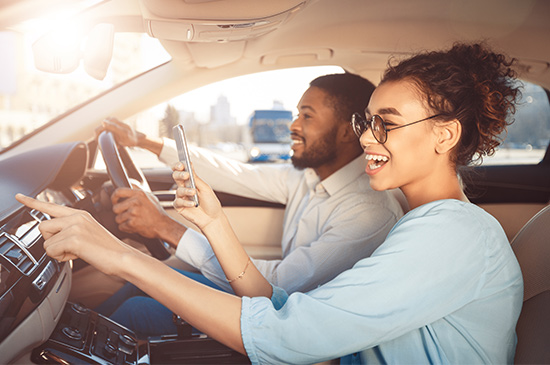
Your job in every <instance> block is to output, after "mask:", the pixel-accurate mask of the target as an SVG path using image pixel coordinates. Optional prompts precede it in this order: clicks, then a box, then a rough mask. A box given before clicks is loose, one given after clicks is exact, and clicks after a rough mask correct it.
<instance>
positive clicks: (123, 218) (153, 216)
mask: <svg viewBox="0 0 550 365" xmlns="http://www.w3.org/2000/svg"><path fill="white" fill-rule="evenodd" d="M111 202H112V203H113V212H114V213H115V214H116V218H115V220H116V223H117V224H118V228H119V229H120V230H121V231H123V232H128V233H138V234H140V235H142V236H143V237H147V238H159V239H161V240H164V241H166V242H168V243H169V244H171V245H172V246H177V244H178V243H179V240H180V238H181V236H182V235H183V233H185V231H186V230H187V227H185V226H184V225H183V224H181V223H179V222H177V221H175V220H174V219H172V218H171V217H170V216H169V215H168V214H167V213H166V211H165V210H164V209H163V208H162V207H161V205H160V203H159V201H158V199H157V198H156V197H155V196H154V195H153V194H151V193H147V192H144V191H143V190H138V189H128V188H118V189H116V190H115V192H114V193H113V195H111Z"/></svg>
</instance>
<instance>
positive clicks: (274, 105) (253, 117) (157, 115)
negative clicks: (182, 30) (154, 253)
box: [125, 66, 343, 168]
mask: <svg viewBox="0 0 550 365" xmlns="http://www.w3.org/2000/svg"><path fill="white" fill-rule="evenodd" d="M341 72H343V70H342V68H340V67H336V66H323V67H308V68H299V69H288V70H278V71H268V72H264V73H258V74H253V75H246V76H240V77H236V78H232V79H228V80H224V81H221V82H217V83H214V84H211V85H207V86H204V87H201V88H199V89H196V90H193V91H190V92H188V93H186V94H183V95H180V96H178V97H176V98H173V99H172V100H169V101H167V102H165V103H163V104H160V105H157V106H156V107H154V108H151V109H149V110H146V111H143V112H142V113H139V114H137V115H135V116H133V117H132V118H128V119H127V120H125V122H126V123H129V124H130V125H132V126H133V127H134V128H136V129H137V130H139V131H141V132H143V133H146V134H147V135H149V136H154V137H168V138H172V127H173V126H174V125H176V124H180V123H181V124H183V125H184V126H185V132H186V136H187V141H188V142H189V144H190V145H196V146H200V147H204V148H209V149H211V150H212V151H214V152H218V153H221V154H223V155H225V156H229V157H231V158H234V159H237V160H240V161H244V162H247V161H250V162H284V161H286V160H288V159H289V158H290V156H289V151H290V144H289V143H290V142H289V140H288V127H289V125H290V123H291V122H292V118H293V114H295V110H296V105H297V104H298V102H299V100H300V98H301V96H302V94H303V92H304V91H305V90H306V89H307V88H308V86H309V82H310V81H311V80H313V79H314V78H316V77H317V76H321V75H325V74H329V73H341ZM281 134H287V135H285V136H281ZM132 155H133V157H134V159H135V161H136V163H137V164H138V165H139V166H140V167H141V168H154V167H160V166H164V165H163V164H162V163H161V162H160V161H159V160H158V159H157V157H156V155H154V154H152V153H150V152H149V151H144V150H141V149H137V148H136V149H133V150H132Z"/></svg>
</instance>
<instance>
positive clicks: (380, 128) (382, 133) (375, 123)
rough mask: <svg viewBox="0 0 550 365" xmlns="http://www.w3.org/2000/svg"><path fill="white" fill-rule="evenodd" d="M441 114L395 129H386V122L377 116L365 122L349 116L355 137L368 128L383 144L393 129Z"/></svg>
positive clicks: (359, 118) (359, 117)
mask: <svg viewBox="0 0 550 365" xmlns="http://www.w3.org/2000/svg"><path fill="white" fill-rule="evenodd" d="M440 115H441V114H436V115H432V116H431V117H428V118H424V119H420V120H417V121H416V122H412V123H407V124H403V125H400V126H397V127H393V128H388V127H386V122H384V119H382V117H381V116H379V115H378V114H375V115H373V116H372V117H370V119H368V120H365V118H363V117H362V116H361V114H359V113H353V115H352V116H351V126H352V128H353V131H354V132H355V134H356V135H357V137H359V138H361V136H362V135H363V133H365V132H366V131H367V130H368V129H369V128H370V129H371V130H372V135H373V136H374V138H375V139H376V140H377V141H378V143H381V144H384V143H386V141H387V140H388V132H389V131H393V130H394V129H399V128H403V127H406V126H409V125H413V124H416V123H420V122H423V121H425V120H428V119H433V118H435V117H439V116H440Z"/></svg>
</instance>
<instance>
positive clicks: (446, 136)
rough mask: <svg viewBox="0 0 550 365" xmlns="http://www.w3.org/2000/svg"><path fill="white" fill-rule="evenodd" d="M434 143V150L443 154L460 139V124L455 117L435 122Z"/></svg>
mask: <svg viewBox="0 0 550 365" xmlns="http://www.w3.org/2000/svg"><path fill="white" fill-rule="evenodd" d="M435 133H436V143H435V152H437V153H438V154H444V153H447V152H449V151H450V150H452V149H453V148H454V147H455V146H456V145H457V144H458V141H459V140H460V136H461V135H462V124H460V122H459V121H458V120H456V119H454V120H451V121H448V122H445V123H441V124H436V126H435Z"/></svg>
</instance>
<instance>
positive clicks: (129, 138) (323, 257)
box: [98, 74, 402, 337]
mask: <svg viewBox="0 0 550 365" xmlns="http://www.w3.org/2000/svg"><path fill="white" fill-rule="evenodd" d="M373 90H374V85H372V84H371V83H370V82H368V81H367V80H365V79H363V78H361V77H359V76H357V75H353V74H333V75H325V76H321V77H318V78H317V79H315V80H313V81H312V82H311V83H310V87H309V89H308V90H306V92H305V93H304V94H303V96H302V98H301V100H300V102H299V104H298V112H299V115H298V117H297V118H296V119H295V120H294V122H293V123H292V125H291V127H290V131H291V139H292V142H293V144H292V151H293V156H292V165H293V166H290V165H288V164H278V165H249V164H243V163H239V162H236V161H232V160H228V159H226V158H224V157H222V156H220V155H217V154H213V153H209V152H208V151H206V150H204V149H200V148H192V149H191V151H190V152H191V160H192V162H193V166H194V169H195V172H196V174H197V175H198V176H200V177H201V178H202V179H203V180H205V181H206V182H208V183H209V184H210V185H211V186H212V188H214V190H218V191H221V192H226V193H232V194H235V195H241V196H245V197H249V198H255V199H261V200H266V201H272V202H277V203H281V204H284V205H285V206H286V209H285V216H284V227H283V237H282V242H281V246H282V252H283V255H282V258H281V259H278V260H254V261H253V263H254V265H255V266H256V267H257V268H258V270H259V271H260V272H262V274H263V275H264V276H265V277H266V278H267V280H268V281H269V282H271V283H272V284H274V285H276V286H279V287H282V288H284V289H285V290H286V291H287V292H288V293H292V292H295V291H308V290H311V289H313V288H315V287H317V286H318V285H321V284H323V283H326V282H327V281H329V280H331V279H333V278H334V277H335V276H336V275H338V274H339V273H340V272H342V271H344V270H346V269H349V268H351V267H352V266H353V264H354V263H355V262H357V261H358V260H359V259H361V258H363V257H366V256H369V255H370V254H371V253H372V252H373V251H374V250H375V249H376V248H377V247H378V246H379V245H380V244H381V243H382V242H383V240H384V238H385V237H386V235H387V233H388V232H389V231H390V229H391V228H392V227H393V225H394V224H395V223H396V222H397V220H398V219H399V218H400V217H401V215H402V210H401V207H400V205H399V203H398V202H397V201H396V200H395V198H394V197H393V196H392V194H391V193H388V192H375V191H373V190H372V189H371V188H370V186H369V181H368V176H367V175H366V174H365V167H366V161H365V159H364V157H363V156H362V149H361V147H360V145H359V142H358V139H357V137H356V136H355V133H354V131H353V129H352V128H351V126H350V123H349V121H350V120H351V115H352V114H353V112H356V111H363V110H364V109H365V107H366V105H367V103H368V101H369V99H370V95H371V93H372V92H373ZM102 129H106V130H110V131H112V132H113V133H114V134H115V138H116V139H117V140H118V141H119V143H121V144H123V145H127V146H138V147H142V148H146V149H148V150H150V151H152V152H154V153H155V154H157V155H158V156H159V158H160V159H161V160H162V161H164V162H165V163H168V164H174V163H175V162H177V161H178V157H177V153H176V150H175V147H174V142H173V141H171V140H168V139H164V140H160V139H159V140H155V139H152V138H149V137H147V136H146V135H144V134H142V133H139V132H136V131H134V130H132V129H131V128H129V127H128V126H127V125H125V124H123V123H121V122H119V121H117V120H116V119H109V120H107V121H106V122H104V125H103V127H102ZM112 200H113V204H114V205H113V210H114V212H115V213H116V214H117V223H118V224H119V227H120V228H121V230H123V231H127V232H137V233H140V234H142V235H143V236H145V237H155V238H160V239H163V240H165V241H167V242H169V243H170V244H172V245H174V246H176V256H177V257H178V258H180V259H181V260H183V261H184V262H186V263H188V264H190V265H191V266H193V267H195V268H196V269H197V270H199V271H200V272H201V273H202V275H199V274H195V273H188V272H184V273H183V274H184V275H187V276H191V277H193V278H195V279H196V280H199V281H201V282H203V283H205V284H207V285H210V286H213V287H215V288H219V289H221V290H226V291H231V287H230V285H229V284H228V282H227V280H226V278H225V275H224V273H223V271H222V269H221V267H220V265H219V263H218V261H217V260H216V257H215V255H214V253H213V251H212V249H211V248H210V245H209V244H208V241H207V240H206V238H205V237H204V236H202V235H201V234H199V233H197V232H195V231H193V230H189V229H187V228H186V227H185V226H183V225H182V224H181V223H179V222H177V221H175V220H173V219H172V218H170V217H168V215H167V214H166V213H165V212H164V211H163V210H162V208H160V206H159V205H158V203H157V202H155V201H154V199H151V197H150V196H148V195H146V194H145V193H143V192H141V191H137V190H130V189H118V190H117V191H116V192H115V193H114V194H113V197H112ZM129 297H132V298H131V299H128V300H126V299H127V298H129ZM123 300H126V301H124V303H122V304H121V305H120V303H121V302H122V301H123ZM119 305H120V306H119ZM117 307H118V309H116V311H115V312H114V313H113V314H112V315H111V318H112V319H113V320H115V321H117V322H119V323H121V324H123V325H125V326H127V327H129V328H130V329H132V330H134V331H135V332H136V334H137V335H138V336H139V337H146V336H151V335H160V334H167V333H174V332H175V331H176V328H175V326H174V325H173V323H172V319H171V312H170V311H169V310H168V309H166V308H164V307H163V306H162V305H161V304H160V303H158V302H156V301H155V300H154V299H152V298H148V297H145V296H144V294H143V293H141V292H140V291H139V290H138V289H137V288H135V287H133V286H131V285H127V286H125V287H124V288H123V290H122V291H121V292H119V293H118V294H115V296H113V297H112V298H110V299H109V300H108V301H107V302H106V303H104V304H103V305H102V306H100V308H98V311H99V312H100V313H103V314H106V315H110V314H111V313H110V312H111V311H112V310H113V309H115V308H117ZM106 308H108V309H106Z"/></svg>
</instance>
